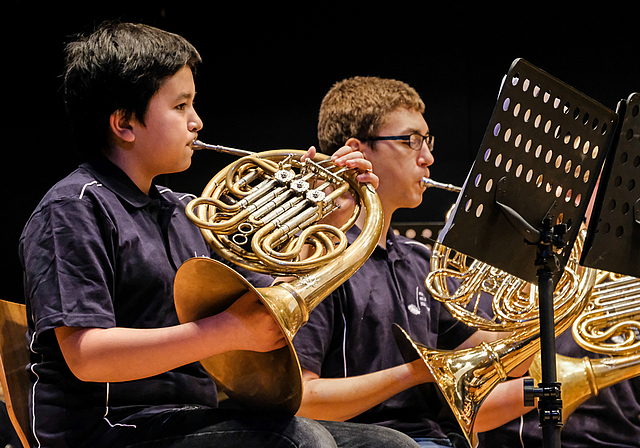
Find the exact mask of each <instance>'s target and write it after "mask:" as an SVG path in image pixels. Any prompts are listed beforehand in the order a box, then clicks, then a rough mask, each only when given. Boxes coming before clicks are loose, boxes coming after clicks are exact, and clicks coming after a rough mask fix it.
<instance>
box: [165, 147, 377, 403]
mask: <svg viewBox="0 0 640 448" xmlns="http://www.w3.org/2000/svg"><path fill="white" fill-rule="evenodd" d="M193 147H194V149H211V150H215V151H218V152H223V153H228V154H232V155H237V156H241V158H240V159H238V160H236V161H235V162H233V163H231V164H230V165H228V166H227V167H226V168H225V169H223V170H221V171H220V172H218V173H217V174H216V175H215V176H214V177H213V178H212V179H211V180H210V181H209V183H208V184H207V186H206V188H205V189H204V191H203V192H202V195H201V196H200V197H199V198H196V199H194V200H193V201H191V202H190V203H189V205H188V206H187V210H186V213H187V215H188V217H189V219H190V220H191V221H192V222H193V223H194V224H196V225H197V226H199V227H200V229H201V231H202V234H203V235H204V237H205V239H206V240H207V242H208V243H209V245H210V246H211V247H212V248H213V249H214V250H215V251H216V252H217V253H218V254H219V255H220V256H222V257H223V258H225V259H226V260H228V261H230V262H232V263H234V264H237V265H239V266H242V267H244V268H246V269H248V270H250V271H254V272H260V273H263V274H268V275H272V276H283V275H287V276H295V279H294V280H292V281H291V282H283V283H280V284H276V285H273V286H270V287H266V288H254V287H253V286H252V285H251V284H249V282H248V281H247V280H246V279H245V278H243V277H242V276H241V275H240V274H238V273H237V272H236V271H234V270H232V269H230V268H229V267H228V266H226V265H225V264H223V263H219V262H217V261H215V260H212V259H210V258H192V259H189V260H187V261H186V262H185V263H184V264H183V265H182V266H181V267H180V269H179V270H178V272H177V274H176V278H175V285H174V299H175V305H176V311H177V313H178V317H179V319H180V321H181V322H191V321H194V320H197V319H200V318H203V317H207V316H212V315H215V314H218V313H220V312H222V311H224V310H225V309H226V308H228V307H229V306H230V305H231V304H232V303H233V302H235V300H237V299H238V298H239V297H240V296H242V295H243V294H244V293H246V292H248V291H253V292H255V293H256V294H257V295H258V297H259V298H260V300H261V301H262V303H263V304H264V305H265V306H266V307H267V309H268V310H269V311H270V312H271V315H272V317H273V318H274V319H275V320H276V321H277V323H278V324H279V326H280V329H281V330H282V332H283V334H284V335H285V340H286V346H285V347H283V348H281V349H278V350H274V351H270V352H266V353H262V352H254V351H244V350H237V351H232V352H227V353H223V354H220V355H217V356H212V357H210V358H207V359H204V360H201V363H202V365H203V366H204V368H205V369H206V370H207V372H208V373H209V374H210V375H211V376H212V377H213V378H214V379H215V380H216V383H217V384H218V385H219V386H221V388H222V389H223V390H224V391H225V392H226V394H227V395H228V396H229V397H231V398H234V399H236V400H237V401H239V402H242V403H244V404H246V405H249V406H256V407H268V408H272V409H275V410H280V411H284V412H287V413H291V414H294V413H295V412H296V411H297V410H298V408H299V406H300V403H301V400H302V373H301V369H300V364H299V362H298V358H297V355H296V353H295V350H294V348H293V345H292V339H293V337H294V336H295V334H296V332H297V331H298V329H299V328H300V327H301V326H302V325H304V324H305V323H306V321H307V319H308V315H309V313H310V312H311V311H312V310H313V309H314V308H315V307H316V305H317V304H318V303H320V302H321V301H322V300H323V299H324V298H325V297H326V296H327V295H328V294H330V293H331V292H332V291H333V290H334V289H335V288H337V287H338V286H339V285H340V284H341V283H343V282H344V281H345V280H346V279H347V278H349V277H350V276H351V275H352V274H353V273H354V272H355V271H356V270H357V269H358V268H359V267H360V266H361V265H362V264H363V263H364V262H365V261H366V259H367V258H368V257H369V255H370V254H371V252H372V251H373V249H374V248H375V246H376V244H377V243H378V240H379V238H380V233H381V230H382V208H381V205H380V201H379V199H378V195H377V193H376V192H375V189H374V188H373V187H371V185H368V184H362V183H360V182H358V180H357V179H356V176H357V174H358V173H357V172H356V171H354V170H351V169H346V168H340V167H336V166H335V165H333V164H332V163H331V160H330V158H329V157H327V156H325V155H322V154H318V155H317V156H316V157H315V158H314V159H313V160H310V159H307V160H304V161H303V160H301V156H302V155H304V154H305V152H304V151H298V150H273V151H264V152H260V153H252V152H249V151H244V150H238V149H233V148H227V147H222V146H215V145H207V144H205V143H202V142H199V141H196V142H194V146H193ZM345 193H350V194H351V196H352V197H353V198H354V202H355V210H354V213H353V214H352V216H351V218H350V219H348V220H347V223H346V224H345V225H344V226H343V227H342V228H341V229H338V228H336V227H334V226H330V225H326V224H321V223H318V221H320V220H321V219H322V218H324V217H325V216H326V215H327V214H329V213H332V212H335V211H336V210H337V209H338V202H337V199H338V198H339V197H340V196H342V195H343V194H345ZM362 209H364V211H365V213H366V220H365V224H364V226H363V228H362V232H361V234H360V236H359V237H358V238H357V239H356V241H354V242H353V243H352V244H350V245H347V242H346V237H345V235H344V231H346V230H347V229H348V228H349V227H350V226H351V225H352V224H353V223H354V222H355V220H356V218H357V215H358V213H359V212H360V210H362ZM303 250H310V252H311V253H310V255H309V256H306V257H302V256H301V252H302V251H303Z"/></svg>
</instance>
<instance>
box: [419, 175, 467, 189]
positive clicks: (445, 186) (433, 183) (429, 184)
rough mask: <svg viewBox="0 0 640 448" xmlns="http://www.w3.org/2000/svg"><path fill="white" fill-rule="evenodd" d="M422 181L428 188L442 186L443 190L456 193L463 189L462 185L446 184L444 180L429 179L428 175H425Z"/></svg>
mask: <svg viewBox="0 0 640 448" xmlns="http://www.w3.org/2000/svg"><path fill="white" fill-rule="evenodd" d="M420 182H421V183H422V185H424V186H425V187H427V188H429V187H436V188H440V189H442V190H449V191H454V192H456V193H460V192H461V191H462V188H461V187H458V186H456V185H452V184H445V183H442V182H437V181H435V180H433V179H429V178H428V177H423V178H422V179H420Z"/></svg>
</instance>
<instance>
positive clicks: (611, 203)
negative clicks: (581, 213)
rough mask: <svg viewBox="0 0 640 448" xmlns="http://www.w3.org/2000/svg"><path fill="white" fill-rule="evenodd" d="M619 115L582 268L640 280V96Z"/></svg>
mask: <svg viewBox="0 0 640 448" xmlns="http://www.w3.org/2000/svg"><path fill="white" fill-rule="evenodd" d="M618 114H619V115H620V117H621V122H620V132H619V133H618V140H617V145H614V146H613V147H612V148H611V150H610V151H609V155H608V157H607V162H606V164H605V168H604V170H603V172H602V176H601V179H600V184H599V186H598V191H597V193H596V200H595V203H594V207H593V212H592V217H591V219H590V221H589V233H588V235H587V240H586V242H585V248H584V251H583V252H582V259H581V261H580V264H581V265H582V266H588V267H592V268H596V269H602V270H605V271H610V272H615V273H618V274H624V275H631V276H633V277H640V94H638V93H633V94H631V95H630V96H629V97H628V98H627V100H626V101H621V102H620V104H619V105H618Z"/></svg>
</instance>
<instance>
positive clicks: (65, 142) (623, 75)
mask: <svg viewBox="0 0 640 448" xmlns="http://www.w3.org/2000/svg"><path fill="white" fill-rule="evenodd" d="M41 3H44V2H41ZM465 3H466V6H463V5H462V4H461V3H460V2H445V5H441V4H438V5H437V6H434V5H435V2H427V1H422V2H412V3H403V2H398V1H396V2H378V3H377V6H370V5H369V4H367V3H364V2H362V3H359V4H355V3H347V2H343V3H335V4H334V3H331V2H313V3H312V2H288V3H287V4H286V5H282V6H280V5H278V4H272V3H270V4H267V5H266V6H264V5H265V4H264V3H256V4H254V5H250V4H248V3H246V2H242V3H240V2H238V3H233V2H216V1H209V2H197V1H192V2H178V1H175V0H174V1H171V2H167V1H156V2H153V4H152V5H149V4H148V3H145V2H133V1H131V2H128V3H126V2H125V3H124V4H123V3H120V2H118V4H117V5H116V6H111V5H115V4H116V2H109V3H105V4H101V5H100V6H95V5H90V4H88V3H87V4H83V3H74V2H47V3H46V4H40V3H39V2H25V1H15V0H10V1H9V3H8V4H7V3H5V5H6V6H4V7H3V9H4V12H5V14H6V15H5V16H4V20H3V21H4V26H3V29H2V30H3V35H4V36H3V37H4V38H3V40H2V41H3V43H4V51H3V53H4V58H3V60H4V62H3V68H4V70H3V72H4V73H5V78H4V79H5V82H4V89H3V90H4V93H5V98H6V100H7V101H6V102H5V109H6V111H5V115H4V119H3V123H4V129H5V131H4V135H5V136H8V141H7V140H5V143H4V144H5V147H4V154H5V157H7V158H5V164H4V170H3V175H4V176H3V177H4V185H5V188H4V194H3V197H4V198H5V204H4V207H3V208H2V210H3V211H2V222H3V224H4V226H3V232H2V239H3V241H2V249H3V251H2V265H1V267H2V277H3V279H5V280H6V282H5V284H8V294H6V296H5V297H3V298H5V299H8V300H16V301H22V300H23V299H22V287H21V273H20V267H19V261H18V256H17V247H18V238H19V235H20V232H21V230H22V227H23V226H24V224H25V222H26V220H27V219H28V217H29V214H30V213H31V211H32V210H33V209H34V207H35V206H36V205H37V203H38V201H39V200H40V198H41V197H42V195H43V194H44V193H45V192H46V191H47V190H48V189H49V188H50V187H51V186H52V185H53V184H54V183H55V182H56V181H57V180H59V179H60V178H62V177H63V176H65V175H66V174H67V173H68V172H70V171H71V170H72V169H74V168H75V167H76V166H77V164H78V163H79V162H80V160H79V159H78V157H77V156H76V155H75V154H74V153H73V152H71V151H70V149H69V148H70V145H69V134H68V130H67V126H66V122H65V118H64V109H63V104H62V99H61V95H60V84H61V82H60V74H61V71H62V59H63V53H62V51H63V47H64V43H65V42H66V41H68V40H69V39H68V37H69V36H71V35H73V34H75V33H79V32H82V31H90V30H91V29H92V28H93V27H94V26H95V25H97V24H98V23H100V22H101V21H102V20H105V19H121V20H125V21H134V22H143V23H147V24H150V25H154V26H158V27H160V28H163V29H165V30H167V31H171V32H175V33H178V34H181V35H183V36H185V37H186V38H187V39H188V40H189V41H190V42H191V43H193V44H194V45H195V46H196V48H198V50H199V51H200V53H201V55H202V57H203V59H204V64H203V65H202V66H201V68H200V69H199V72H198V76H197V78H196V88H197V90H198V96H197V104H196V108H197V110H198V112H199V114H200V116H201V118H202V119H203V121H204V123H205V126H204V129H203V130H202V132H201V133H200V138H201V140H203V141H205V142H208V143H214V144H220V145H225V146H232V147H237V148H242V149H248V150H252V151H260V150H266V149H276V148H298V149H307V148H308V147H309V146H310V145H314V144H315V143H316V120H317V110H318V107H319V104H320V101H321V100H322V97H323V96H324V94H325V93H326V91H327V90H328V89H329V88H330V87H331V85H332V84H334V83H335V82H337V81H339V80H341V79H343V78H346V77H350V76H356V75H371V76H381V77H387V78H395V79H400V80H402V81H405V82H407V83H409V84H410V85H412V86H413V87H414V88H415V89H416V90H417V91H418V93H420V95H421V96H422V97H423V99H424V100H425V103H426V106H427V108H426V113H425V117H426V120H427V122H428V124H429V126H430V128H431V131H432V132H433V133H434V134H435V135H437V138H436V140H437V145H436V152H435V154H434V156H435V160H436V162H435V164H434V165H433V166H432V168H431V173H432V177H433V178H434V179H436V180H439V181H441V182H447V183H453V184H457V185H462V183H463V182H464V179H465V177H466V174H467V173H468V171H469V170H470V168H471V164H472V162H473V160H474V158H475V156H476V152H477V150H478V148H479V145H480V142H481V140H482V137H483V135H484V131H485V126H486V123H487V122H488V120H489V118H490V116H491V113H492V110H493V107H494V105H495V99H496V97H497V95H498V90H499V87H500V83H501V80H502V77H503V76H504V74H505V73H506V72H507V70H508V69H509V66H510V65H511V63H512V62H513V60H514V59H516V58H524V59H526V60H528V61H529V62H531V63H532V64H534V65H536V66H537V67H539V68H541V69H543V70H545V71H547V72H549V73H550V74H552V75H553V76H555V77H557V78H559V79H560V80H562V81H564V82H565V83H567V84H569V85H571V86H572V87H574V88H575V89H577V90H579V91H581V92H583V93H584V94H586V95H588V96H590V97H591V98H593V99H595V100H596V101H599V102H600V103H602V104H603V105H605V106H607V107H609V108H611V109H615V108H616V104H617V103H618V101H619V100H621V99H625V98H627V97H628V96H629V94H631V93H632V92H635V91H639V90H640V79H639V71H640V70H639V69H640V61H639V60H638V43H639V42H640V36H639V34H640V31H639V29H640V27H639V26H638V25H639V21H640V20H639V19H638V9H639V8H638V7H629V6H626V7H619V6H615V5H614V2H610V4H600V3H596V2H589V4H586V3H585V2H580V3H577V2H576V3H575V4H571V3H573V2H566V3H567V4H563V6H558V5H557V4H553V3H551V4H549V5H546V4H544V3H542V2H511V3H509V4H508V5H509V6H504V5H499V4H498V5H487V4H486V3H488V2H483V4H482V5H476V4H475V3H479V2H465ZM557 3H560V2H557ZM631 3H632V2H628V3H627V4H631ZM634 3H635V2H634ZM107 5H109V6H107ZM3 15H4V14H3ZM230 161H231V159H230V158H228V157H227V156H222V155H219V154H215V153H207V152H197V153H195V155H194V158H193V164H192V167H191V168H190V169H189V170H188V171H187V172H185V173H182V174H178V175H172V176H166V177H163V179H161V180H160V181H161V182H162V183H163V184H165V185H168V186H170V187H172V188H173V189H175V190H180V191H188V192H191V193H196V194H197V193H200V192H201V191H202V188H203V187H204V185H205V184H206V183H207V181H208V180H209V178H210V177H212V176H213V174H214V173H215V172H216V171H218V170H219V169H220V168H222V167H223V166H225V165H226V164H227V163H229V162H230ZM454 200H455V195H454V194H453V193H449V192H445V191H436V190H433V189H430V190H427V192H426V193H425V196H424V201H423V204H422V205H421V206H420V207H419V208H417V209H414V210H400V211H398V212H397V214H396V215H395V217H394V221H396V222H408V221H418V222H424V221H442V220H443V218H444V214H445V212H446V210H447V209H448V208H449V207H450V205H451V204H452V202H453V201H454Z"/></svg>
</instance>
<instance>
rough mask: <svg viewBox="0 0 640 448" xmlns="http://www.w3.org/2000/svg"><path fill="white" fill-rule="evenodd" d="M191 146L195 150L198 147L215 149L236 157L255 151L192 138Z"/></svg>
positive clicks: (252, 153) (198, 148)
mask: <svg viewBox="0 0 640 448" xmlns="http://www.w3.org/2000/svg"><path fill="white" fill-rule="evenodd" d="M191 148H193V149H194V150H195V151H197V150H200V149H209V150H212V151H217V152H221V153H223V154H230V155H232V156H238V157H244V156H251V155H254V154H255V152H252V151H246V150H244V149H236V148H229V147H227V146H220V145H210V144H209V143H204V142H201V141H200V140H194V141H193V143H192V144H191Z"/></svg>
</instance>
